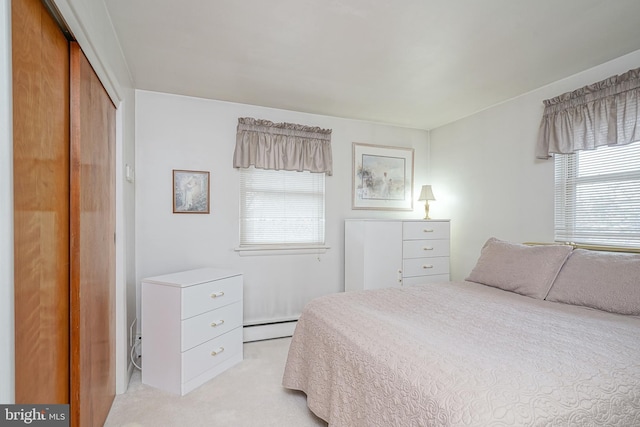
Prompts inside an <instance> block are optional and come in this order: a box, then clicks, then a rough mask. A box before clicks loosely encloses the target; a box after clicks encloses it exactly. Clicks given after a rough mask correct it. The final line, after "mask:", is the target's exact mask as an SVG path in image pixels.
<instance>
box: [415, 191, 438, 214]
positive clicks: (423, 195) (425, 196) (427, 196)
mask: <svg viewBox="0 0 640 427" xmlns="http://www.w3.org/2000/svg"><path fill="white" fill-rule="evenodd" d="M435 199H436V198H435V197H433V190H431V186H430V185H423V186H422V191H421V192H420V198H419V199H418V200H424V219H431V218H429V200H435Z"/></svg>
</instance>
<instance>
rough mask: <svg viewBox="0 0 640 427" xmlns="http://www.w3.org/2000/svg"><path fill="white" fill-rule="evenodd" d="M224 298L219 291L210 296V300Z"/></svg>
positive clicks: (222, 293)
mask: <svg viewBox="0 0 640 427" xmlns="http://www.w3.org/2000/svg"><path fill="white" fill-rule="evenodd" d="M222 296H224V292H222V291H220V292H216V293H215V294H211V298H219V297H222Z"/></svg>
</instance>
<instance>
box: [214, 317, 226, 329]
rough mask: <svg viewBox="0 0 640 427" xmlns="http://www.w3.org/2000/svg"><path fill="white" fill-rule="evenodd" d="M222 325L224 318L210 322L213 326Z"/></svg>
mask: <svg viewBox="0 0 640 427" xmlns="http://www.w3.org/2000/svg"><path fill="white" fill-rule="evenodd" d="M220 325H224V319H222V320H218V321H217V322H211V327H212V328H215V327H216V326H220Z"/></svg>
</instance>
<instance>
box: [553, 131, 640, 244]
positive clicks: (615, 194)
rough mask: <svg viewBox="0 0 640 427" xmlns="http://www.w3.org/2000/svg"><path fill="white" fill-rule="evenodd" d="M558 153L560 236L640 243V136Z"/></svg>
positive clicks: (593, 241)
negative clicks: (616, 143)
mask: <svg viewBox="0 0 640 427" xmlns="http://www.w3.org/2000/svg"><path fill="white" fill-rule="evenodd" d="M554 157H555V238H556V240H557V241H562V242H575V243H585V244H595V245H607V246H626V247H640V142H635V143H632V144H629V145H625V146H612V147H607V146H605V147H600V148H598V149H597V150H590V151H578V152H576V153H574V154H556V155H555V156H554Z"/></svg>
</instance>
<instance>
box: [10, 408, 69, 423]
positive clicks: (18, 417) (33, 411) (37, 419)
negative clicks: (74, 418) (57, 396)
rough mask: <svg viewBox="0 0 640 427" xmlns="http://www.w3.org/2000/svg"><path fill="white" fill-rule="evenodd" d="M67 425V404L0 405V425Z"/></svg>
mask: <svg viewBox="0 0 640 427" xmlns="http://www.w3.org/2000/svg"><path fill="white" fill-rule="evenodd" d="M4 426H37V427H69V405H0V427H4Z"/></svg>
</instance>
